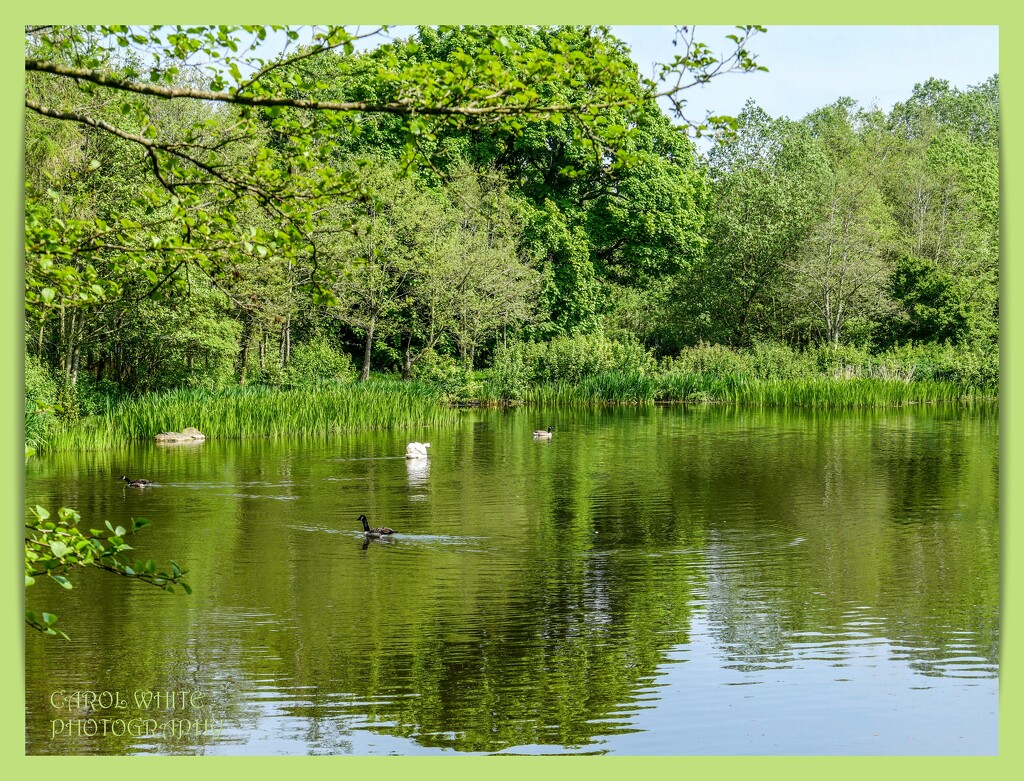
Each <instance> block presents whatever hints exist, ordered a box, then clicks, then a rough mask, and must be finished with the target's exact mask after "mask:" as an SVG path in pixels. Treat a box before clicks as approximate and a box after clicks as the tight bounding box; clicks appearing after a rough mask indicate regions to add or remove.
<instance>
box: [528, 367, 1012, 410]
mask: <svg viewBox="0 0 1024 781" xmlns="http://www.w3.org/2000/svg"><path fill="white" fill-rule="evenodd" d="M995 398H996V393H995V390H994V389H985V388H975V387H971V386H965V385H961V384H959V383H954V382H942V381H933V380H920V381H913V382H905V381H901V380H882V379H874V378H863V377H854V378H849V379H846V378H835V377H825V376H820V377H802V378H796V379H760V378H754V377H749V376H747V375H741V374H725V375H717V374H716V375H712V374H701V373H677V372H672V373H667V374H663V375H660V376H653V377H652V376H649V375H644V374H640V373H631V372H606V373H602V374H597V375H593V376H590V377H584V378H583V379H582V380H581V381H579V382H577V383H570V382H565V381H559V382H549V383H544V384H542V385H536V386H532V387H530V388H529V389H528V391H527V393H526V396H525V399H524V400H525V401H526V403H527V404H556V405H557V404H596V403H619V404H630V403H631V404H653V403H654V402H656V401H663V402H671V401H675V402H720V403H729V404H743V405H750V406H762V407H823V408H842V407H891V406H900V405H903V404H930V403H954V402H956V403H962V402H982V401H985V402H987V401H994V400H995Z"/></svg>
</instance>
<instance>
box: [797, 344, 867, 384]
mask: <svg viewBox="0 0 1024 781" xmlns="http://www.w3.org/2000/svg"><path fill="white" fill-rule="evenodd" d="M808 353H809V355H810V356H811V357H812V358H813V360H814V364H815V366H817V369H818V371H819V372H821V373H822V374H824V375H826V376H828V377H833V378H835V379H852V378H854V377H860V376H861V375H862V374H863V373H864V372H865V370H866V369H867V368H868V366H869V364H870V357H869V356H868V353H867V351H866V350H862V349H860V348H859V347H854V346H853V345H849V344H838V345H836V344H823V345H820V346H819V347H815V348H811V349H810V350H808Z"/></svg>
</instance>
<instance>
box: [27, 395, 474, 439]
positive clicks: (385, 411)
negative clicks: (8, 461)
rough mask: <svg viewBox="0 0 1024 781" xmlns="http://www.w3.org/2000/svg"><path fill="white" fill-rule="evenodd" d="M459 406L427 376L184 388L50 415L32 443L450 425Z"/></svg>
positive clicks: (316, 433) (313, 433) (314, 433)
mask: <svg viewBox="0 0 1024 781" xmlns="http://www.w3.org/2000/svg"><path fill="white" fill-rule="evenodd" d="M458 415H459V413H458V411H457V410H455V409H452V408H451V407H449V406H448V405H447V404H445V403H443V402H442V400H441V399H440V398H439V394H438V392H437V390H436V389H435V388H433V387H432V386H429V385H426V384H424V383H405V382H402V381H401V380H374V381H372V382H367V383H359V384H344V385H339V384H335V385H324V386H320V387H311V388H301V389H291V390H281V389H277V388H266V387H260V386H251V387H238V388H231V389H228V390H223V391H209V390H199V389H183V390H175V391H167V392H165V393H155V394H149V395H146V396H142V397H139V398H137V399H129V400H125V401H122V402H119V403H117V404H113V405H111V406H110V407H109V408H108V409H107V410H106V411H105V412H103V413H101V414H97V415H90V416H88V417H84V418H79V419H77V420H65V421H52V423H51V425H49V426H48V427H46V430H45V431H43V432H40V433H39V434H37V437H38V439H37V441H36V443H35V446H36V448H37V450H40V451H43V450H96V449H104V448H108V447H111V446H114V445H120V444H124V443H125V442H129V441H132V440H139V439H151V438H152V437H154V436H155V435H156V434H158V433H160V432H163V431H180V430H181V429H182V428H184V427H185V426H195V427H196V428H198V429H199V430H200V431H202V432H203V433H204V434H206V435H207V436H208V437H216V438H222V437H284V436H321V435H325V434H331V433H333V432H339V431H357V430H361V429H385V428H410V427H414V426H444V425H451V424H453V423H454V422H455V421H456V420H457V419H458Z"/></svg>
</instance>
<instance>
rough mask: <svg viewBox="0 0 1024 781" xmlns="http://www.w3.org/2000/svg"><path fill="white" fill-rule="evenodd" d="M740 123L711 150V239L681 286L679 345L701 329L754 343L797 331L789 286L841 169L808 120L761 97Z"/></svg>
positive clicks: (709, 335)
mask: <svg viewBox="0 0 1024 781" xmlns="http://www.w3.org/2000/svg"><path fill="white" fill-rule="evenodd" d="M738 123H739V126H738V130H737V134H736V136H735V137H734V138H732V139H730V140H729V141H727V142H726V143H725V144H724V145H722V146H721V147H719V148H716V149H714V150H712V151H711V152H710V154H709V163H710V166H711V176H712V181H713V189H714V195H713V198H712V201H711V204H710V206H709V225H708V230H707V233H708V249H707V251H706V253H705V255H704V257H703V258H702V259H701V260H700V262H699V263H698V264H696V266H695V267H694V268H693V270H692V273H690V274H684V275H681V276H680V277H679V278H678V281H677V289H676V291H675V292H674V295H673V296H672V301H673V303H672V306H671V310H670V312H671V314H670V317H671V318H672V321H673V326H674V327H675V328H676V329H677V332H678V335H677V337H676V338H677V340H678V341H676V342H675V344H674V345H673V347H675V348H676V349H678V347H680V346H682V345H684V344H688V343H689V344H692V343H694V342H696V341H698V340H701V339H703V340H706V341H714V342H721V343H725V344H733V345H744V344H748V343H749V342H750V341H751V339H753V338H754V337H758V336H788V335H789V334H788V333H787V330H786V329H787V324H786V317H787V315H788V312H787V311H785V310H783V309H781V308H780V307H781V304H780V298H781V294H782V292H783V288H784V285H785V284H786V282H787V280H788V279H789V276H790V272H791V265H792V263H793V262H794V261H795V259H796V256H797V253H798V251H799V248H800V246H801V244H802V243H803V241H804V240H805V239H806V238H807V236H808V235H809V234H810V232H811V230H812V229H813V226H814V225H815V224H816V221H817V220H818V219H819V218H820V216H821V213H822V209H823V208H824V199H825V192H826V191H827V188H828V187H829V186H830V182H831V180H832V177H833V174H832V171H831V169H830V168H829V165H828V160H827V156H826V155H825V154H824V152H823V150H822V149H821V148H820V146H819V145H818V144H816V143H815V140H814V138H813V137H812V135H811V133H810V132H809V130H808V129H807V128H806V127H805V126H803V125H801V124H799V123H796V122H791V121H789V120H786V119H772V118H771V117H769V116H768V115H767V114H766V113H765V112H764V111H763V110H762V109H760V108H758V107H757V106H756V105H754V104H753V103H748V104H747V105H746V107H745V108H744V110H743V112H742V113H741V114H740V116H739V117H738Z"/></svg>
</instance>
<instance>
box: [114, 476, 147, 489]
mask: <svg viewBox="0 0 1024 781" xmlns="http://www.w3.org/2000/svg"><path fill="white" fill-rule="evenodd" d="M117 479H118V480H124V481H125V482H126V483H128V485H130V486H131V487H132V488H145V487H146V486H147V485H153V481H152V480H146V479H144V478H141V477H140V478H139V479H138V480H129V479H128V477H127V475H121V476H120V477H119V478H117Z"/></svg>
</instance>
